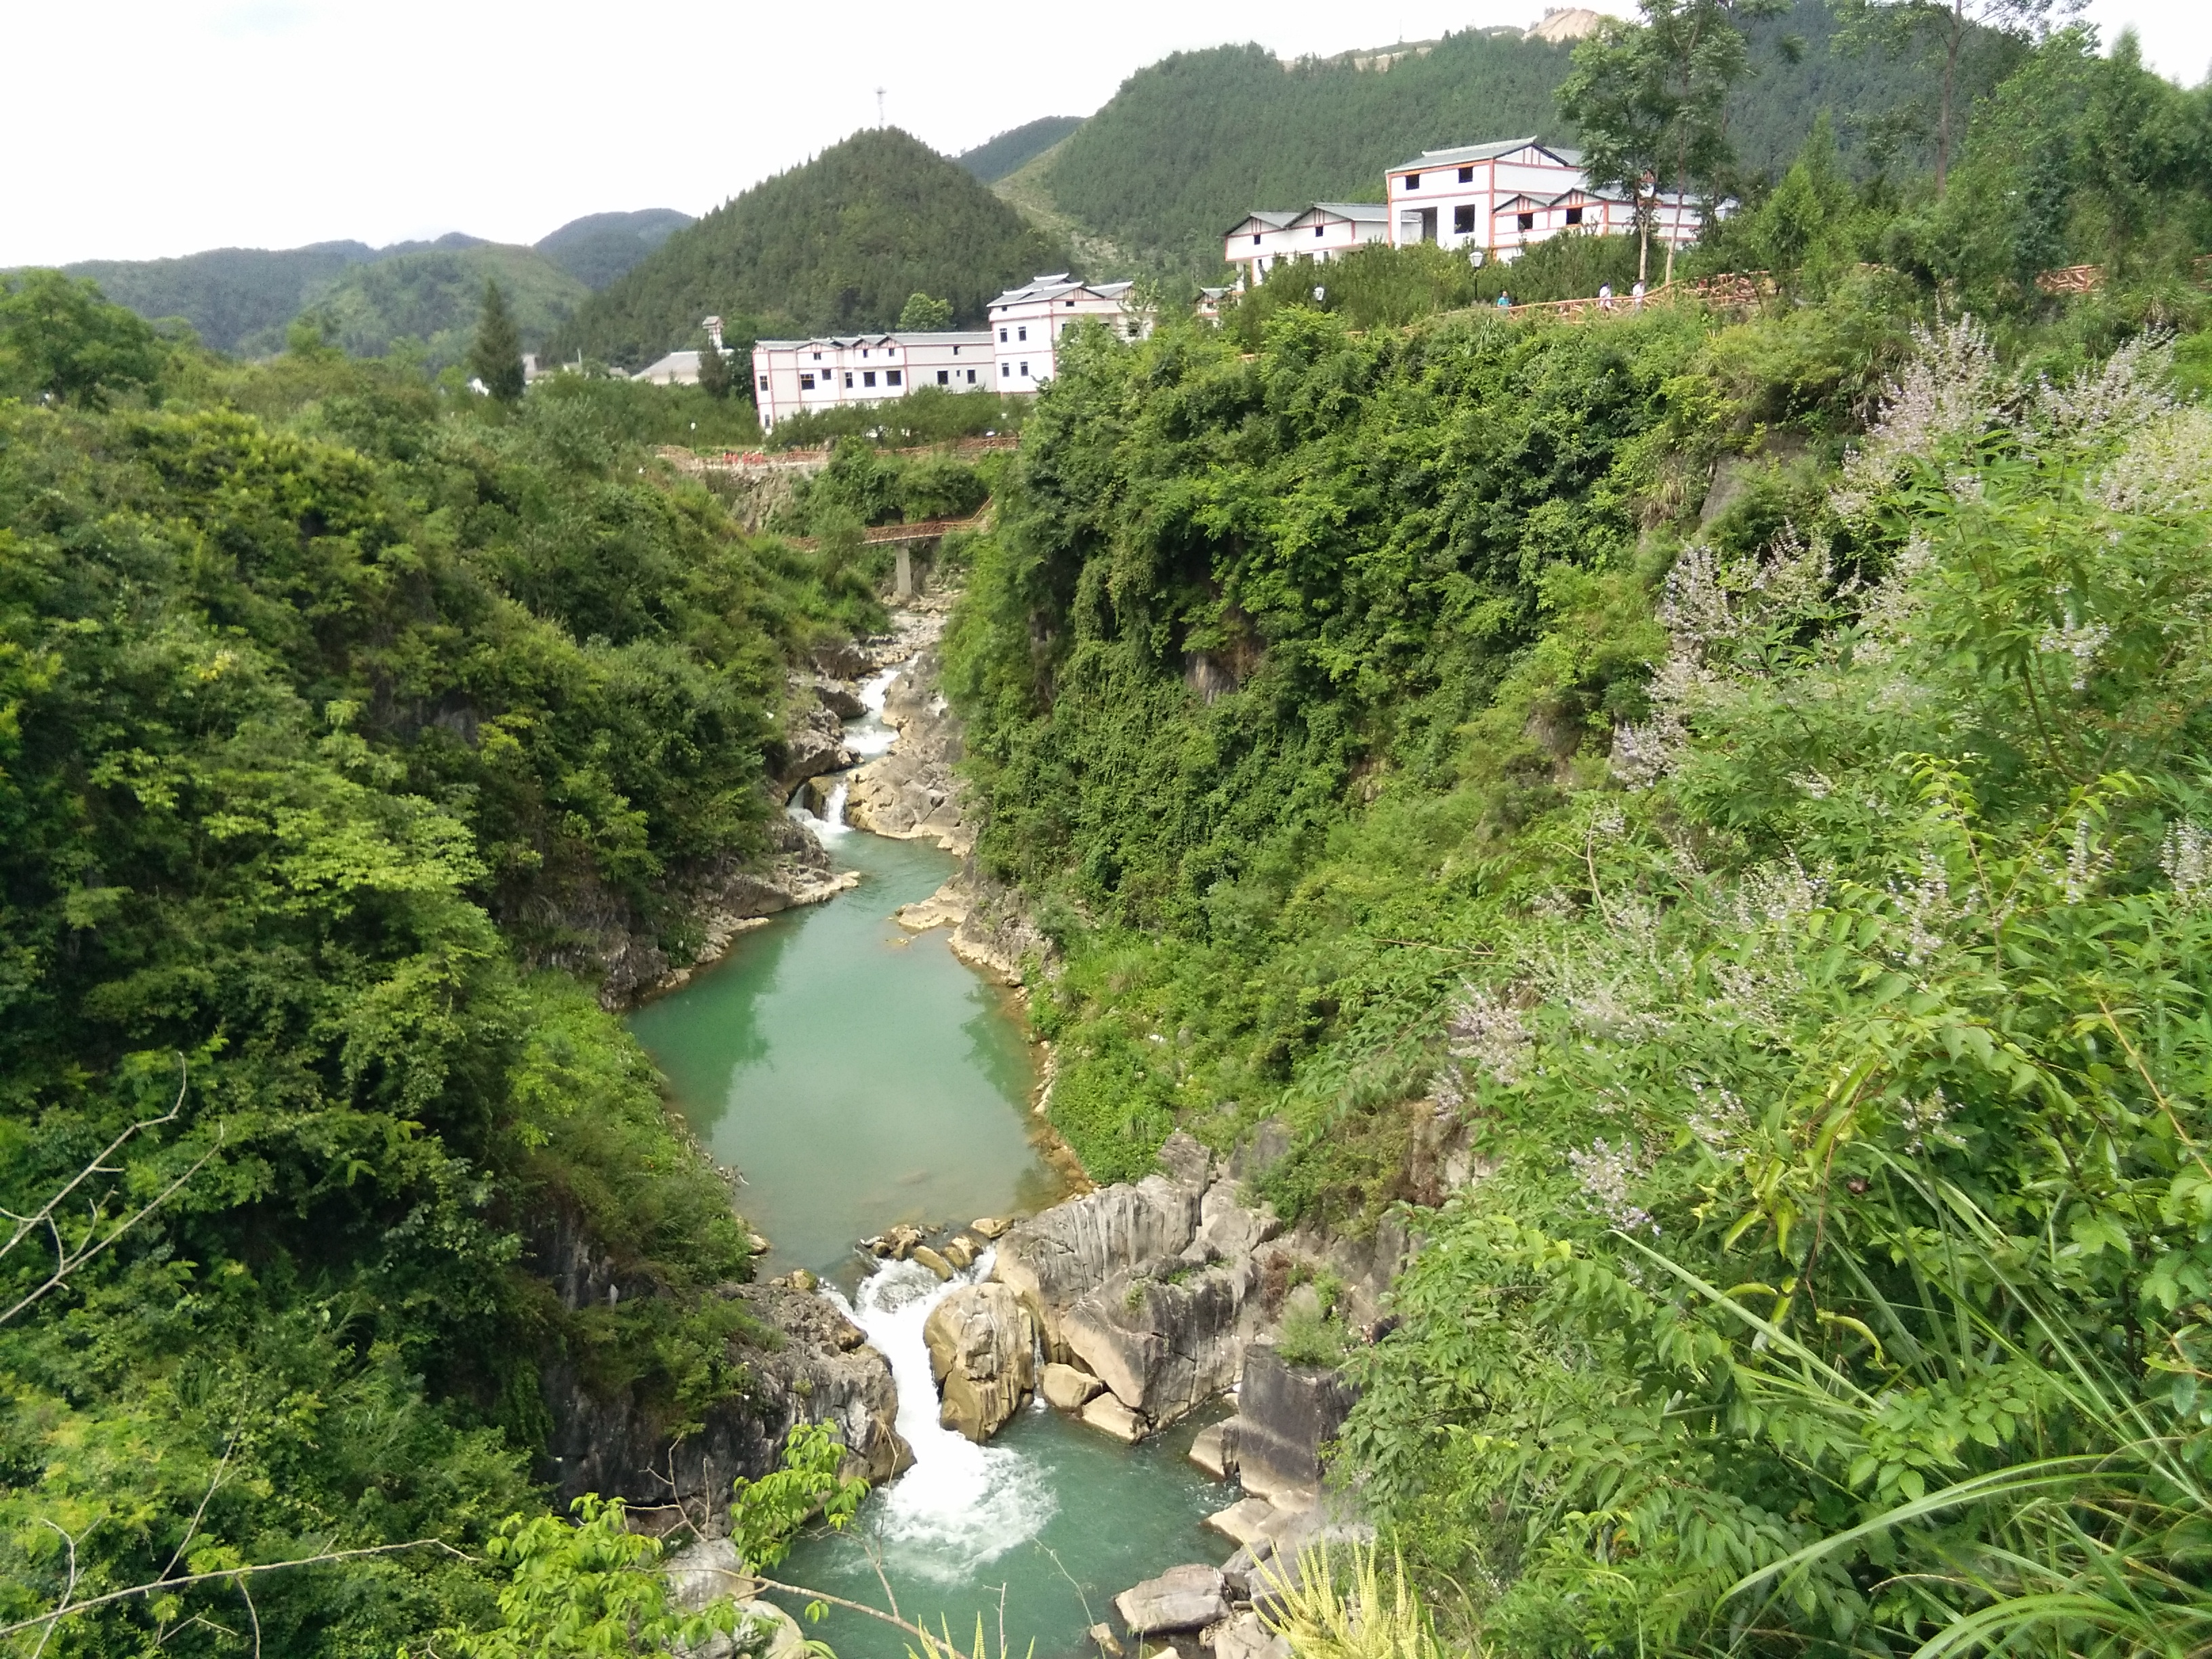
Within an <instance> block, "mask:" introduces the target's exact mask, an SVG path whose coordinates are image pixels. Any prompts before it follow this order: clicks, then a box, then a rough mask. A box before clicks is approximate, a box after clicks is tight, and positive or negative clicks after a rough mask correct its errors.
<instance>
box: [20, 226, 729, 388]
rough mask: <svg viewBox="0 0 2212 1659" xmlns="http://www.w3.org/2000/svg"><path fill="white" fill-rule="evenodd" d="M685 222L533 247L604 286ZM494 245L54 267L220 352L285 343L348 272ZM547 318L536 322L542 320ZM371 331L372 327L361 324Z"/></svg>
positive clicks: (427, 332) (332, 248) (250, 251)
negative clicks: (185, 329)
mask: <svg viewBox="0 0 2212 1659" xmlns="http://www.w3.org/2000/svg"><path fill="white" fill-rule="evenodd" d="M690 222H691V220H690V215H688V214H684V213H679V212H678V211H677V210H675V209H673V208H646V209H643V210H640V211H637V212H635V213H593V214H586V216H584V217H582V218H580V219H574V220H571V221H569V222H568V223H567V224H565V225H562V227H561V228H559V229H557V230H555V231H552V232H550V234H547V235H545V236H544V237H542V238H540V239H539V240H538V241H537V242H536V243H534V244H532V251H533V252H537V253H538V254H540V255H542V256H544V260H545V261H546V262H548V263H550V264H551V265H552V266H554V267H556V269H558V270H562V271H564V272H566V273H567V274H568V276H573V277H574V278H575V279H576V281H577V282H579V283H581V284H582V285H583V286H584V287H585V288H586V289H594V288H604V287H605V286H606V284H607V283H611V282H612V281H614V279H615V278H616V277H617V276H621V275H622V273H623V271H625V270H629V268H630V267H631V266H632V265H634V264H636V263H637V262H638V261H639V260H640V259H641V258H644V257H645V256H646V255H647V253H649V252H652V251H653V248H655V247H657V246H659V245H660V243H661V242H662V241H663V240H665V239H666V238H667V236H668V234H670V232H671V231H673V230H675V229H677V228H678V227H680V226H683V225H686V224H689V223H690ZM491 246H495V245H494V244H492V243H490V242H488V241H486V240H484V239H483V237H481V236H471V235H469V234H467V233H466V232H464V231H449V232H448V233H447V234H445V235H443V236H441V237H438V238H436V239H435V240H429V241H421V240H417V241H405V242H392V243H388V244H386V246H382V247H372V246H370V245H369V244H368V243H367V242H361V241H353V240H343V241H333V242H314V243H310V244H309V245H308V246H305V247H294V248H252V247H221V248H209V249H207V250H205V251H204V252H198V253H186V254H181V255H179V256H178V257H176V258H167V259H81V260H78V261H77V262H76V263H75V264H67V265H64V266H63V267H61V269H62V270H64V272H66V273H67V274H68V275H70V276H83V277H89V278H90V279H91V280H92V281H94V282H95V283H99V284H100V292H101V293H102V294H104V295H106V297H107V298H108V299H109V300H111V301H113V302H114V303H115V304H117V305H119V306H123V307H126V308H127V309H129V310H131V311H135V312H137V313H138V314H139V315H140V316H141V317H143V318H145V319H147V320H148V321H149V322H161V321H166V320H167V319H171V318H181V319H183V320H184V321H185V323H187V324H189V325H191V330H192V331H193V332H194V333H195V334H197V335H198V336H199V337H200V338H201V340H202V341H203V342H204V343H206V344H208V345H210V346H212V347H214V348H215V349H216V350H218V351H249V352H267V351H273V350H276V349H278V348H279V347H281V346H282V345H283V340H284V328H285V325H287V324H289V322H291V321H292V319H294V318H295V317H297V316H299V315H300V314H301V312H303V311H306V310H308V309H310V308H311V307H314V306H316V305H318V304H319V303H321V302H323V301H325V299H326V298H327V297H329V296H331V295H335V294H337V293H338V292H339V291H340V290H342V289H344V288H345V287H346V277H347V274H348V273H349V272H351V271H355V270H358V269H360V268H361V267H362V266H367V265H374V264H381V263H383V262H385V261H387V260H392V259H404V258H410V257H411V256H414V255H417V254H425V253H456V252H465V251H466V250H469V249H473V248H488V247H491ZM516 276H517V278H518V280H519V281H520V282H522V283H525V284H526V286H527V287H529V288H530V289H532V290H533V291H538V292H545V293H550V290H551V289H552V288H553V287H554V286H556V285H555V284H553V283H551V282H550V279H549V278H548V277H547V276H545V274H544V273H543V272H539V271H536V270H521V269H520V268H518V270H517V271H516ZM405 282H413V283H416V285H418V286H419V283H420V278H419V277H414V278H408V279H404V281H403V285H404V283H405ZM479 297H480V296H479ZM339 303H340V305H341V306H342V307H343V308H345V309H346V310H347V311H348V312H349V313H355V312H358V311H359V310H360V303H359V302H358V301H345V300H341V301H339ZM475 304H476V300H475V299H471V301H470V302H469V309H468V313H467V314H468V317H469V319H473V318H474V316H475V311H474V308H473V307H474V306H475ZM573 308H574V296H573V295H569V296H566V297H564V299H563V301H562V313H561V314H562V315H563V316H565V315H566V314H567V312H568V310H570V309H573ZM458 315H459V313H455V312H453V310H452V308H451V307H448V308H447V311H446V312H445V313H441V315H440V316H439V317H437V318H436V319H430V318H428V317H423V318H418V319H417V320H418V321H420V322H424V323H428V324H430V326H428V327H421V328H408V327H401V328H397V329H393V330H390V331H386V334H387V337H388V336H389V335H390V334H392V333H410V332H412V333H416V334H418V335H420V336H421V337H423V338H425V339H427V338H428V337H430V336H431V335H433V334H435V333H438V332H441V331H447V330H450V329H452V328H454V327H457V326H464V324H463V323H461V322H460V321H459V320H457V319H458ZM551 320H552V319H547V320H545V321H544V322H543V323H542V324H541V325H540V326H541V328H542V327H550V325H551ZM367 332H369V333H374V328H373V327H372V328H369V329H368V330H367Z"/></svg>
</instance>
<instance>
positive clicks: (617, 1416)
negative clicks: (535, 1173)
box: [532, 1226, 914, 1530]
mask: <svg viewBox="0 0 2212 1659" xmlns="http://www.w3.org/2000/svg"><path fill="white" fill-rule="evenodd" d="M532 1255H533V1256H534V1257H535V1258H536V1259H535V1261H533V1263H532V1265H533V1266H534V1267H537V1268H538V1271H540V1272H542V1273H544V1274H545V1276H546V1277H548V1278H549V1279H551V1280H552V1282H553V1284H554V1285H555V1288H556V1292H557V1293H558V1294H559V1295H560V1296H561V1298H562V1302H563V1303H564V1304H566V1305H568V1307H570V1308H571V1309H572V1310H573V1309H575V1308H580V1307H582V1306H586V1305H589V1304H592V1303H598V1304H605V1301H606V1299H607V1297H606V1290H607V1288H608V1287H610V1286H611V1287H612V1288H613V1289H614V1291H615V1293H616V1295H617V1297H618V1298H621V1299H629V1298H631V1297H636V1296H641V1295H647V1294H651V1293H652V1287H651V1286H650V1285H645V1284H641V1283H635V1282H633V1281H632V1280H631V1279H627V1278H625V1277H623V1276H622V1275H620V1274H618V1273H616V1272H615V1271H614V1270H613V1269H612V1267H611V1266H610V1265H609V1264H608V1263H607V1262H606V1261H605V1259H604V1258H603V1257H602V1256H601V1255H599V1253H598V1252H596V1251H595V1250H593V1249H592V1247H591V1245H590V1243H589V1240H588V1238H587V1237H586V1236H585V1235H584V1234H583V1233H582V1231H581V1230H580V1229H578V1228H575V1227H573V1226H570V1227H566V1228H557V1227H556V1228H549V1229H547V1230H546V1231H543V1232H541V1233H540V1234H539V1235H538V1237H537V1238H536V1239H534V1240H533V1249H532ZM714 1294H716V1295H719V1296H722V1297H727V1298H728V1299H730V1300H732V1301H735V1302H738V1303H739V1304H743V1306H744V1311H745V1312H746V1313H747V1314H748V1315H749V1316H750V1318H751V1320H752V1321H753V1322H756V1323H757V1324H759V1325H765V1326H768V1327H769V1328H772V1329H774V1330H775V1331H776V1332H777V1333H779V1334H780V1336H781V1341H779V1342H778V1343H776V1344H775V1345H773V1346H760V1347H754V1346H739V1345H738V1343H737V1342H736V1341H735V1340H733V1341H732V1352H731V1358H732V1359H733V1360H735V1361H737V1362H738V1363H739V1364H743V1365H744V1367H745V1369H746V1370H748V1371H749V1372H750V1374H751V1377H752V1383H751V1386H750V1389H748V1390H747V1391H745V1392H744V1393H734V1392H733V1393H732V1394H731V1395H728V1396H726V1398H724V1399H722V1400H720V1401H715V1402H714V1404H712V1405H710V1406H708V1407H707V1408H706V1409H705V1411H704V1412H703V1413H702V1417H701V1420H700V1424H699V1426H698V1427H697V1428H696V1431H692V1432H690V1433H687V1434H684V1435H682V1436H680V1437H678V1436H671V1434H670V1433H669V1432H668V1425H667V1424H666V1422H665V1412H664V1411H663V1409H662V1408H661V1407H660V1405H659V1402H658V1401H654V1400H653V1399H651V1398H649V1397H647V1396H645V1395H641V1394H640V1393H639V1392H638V1390H637V1389H635V1388H634V1387H631V1388H623V1389H617V1390H615V1391H613V1392H611V1393H610V1392H607V1391H605V1390H603V1389H597V1388H594V1387H593V1386H592V1385H591V1384H590V1383H587V1382H586V1379H585V1376H583V1374H582V1373H581V1372H580V1370H578V1369H577V1368H576V1367H575V1366H574V1363H573V1362H571V1361H569V1360H568V1359H566V1358H557V1359H555V1360H553V1361H552V1362H550V1363H549V1364H547V1365H546V1366H545V1367H544V1371H543V1373H542V1386H543V1389H544V1399H545V1403H546V1406H547V1408H548V1411H549V1413H550V1417H551V1419H552V1429H551V1431H550V1434H549V1435H548V1436H547V1438H546V1454H547V1461H548V1465H549V1467H548V1468H547V1469H546V1470H545V1474H547V1476H548V1478H549V1479H550V1482H551V1484H552V1485H553V1486H554V1487H555V1489H556V1492H558V1493H559V1495H560V1497H561V1499H562V1501H563V1502H564V1503H565V1502H566V1501H568V1499H571V1498H575V1497H578V1496H580V1494H582V1493H584V1492H600V1493H603V1494H605V1496H607V1497H610V1498H613V1497H621V1498H627V1499H629V1502H630V1504H632V1505H633V1506H634V1507H635V1508H638V1509H640V1510H650V1509H653V1508H654V1507H657V1506H670V1505H675V1506H680V1507H681V1509H682V1510H683V1511H684V1514H685V1515H686V1516H688V1517H690V1519H691V1520H692V1521H693V1522H694V1523H695V1524H704V1525H705V1526H706V1527H707V1528H708V1529H710V1530H711V1529H713V1528H715V1527H717V1526H719V1525H720V1522H721V1517H722V1516H724V1515H725V1514H726V1512H727V1510H728V1506H729V1501H730V1486H731V1482H732V1480H735V1479H736V1478H737V1477H738V1476H739V1475H745V1476H747V1477H750V1478H752V1479H757V1478H759V1477H760V1476H762V1475H764V1474H768V1473H769V1472H770V1471H771V1470H773V1469H774V1468H775V1467H776V1462H777V1458H778V1455H779V1454H780V1450H781V1446H782V1443H783V1439H784V1437H785V1436H786V1435H787V1434H788V1433H789V1432H790V1431H791V1430H792V1429H793V1427H794V1426H795V1425H798V1424H799V1423H816V1422H827V1423H830V1424H832V1425H835V1427H836V1430H837V1432H838V1434H839V1435H840V1437H842V1439H843V1441H844V1443H845V1445H846V1448H847V1452H846V1456H845V1461H844V1466H843V1472H844V1473H845V1474H849V1475H859V1476H860V1477H862V1478H864V1479H866V1480H869V1481H871V1482H880V1481H884V1480H889V1479H890V1477H891V1476H892V1475H893V1474H896V1473H897V1472H898V1471H899V1470H901V1469H903V1468H906V1467H907V1466H908V1465H909V1464H910V1463H912V1462H914V1452H913V1449H911V1448H910V1447H908V1444H907V1443H906V1441H905V1440H904V1438H903V1437H901V1436H900V1434H899V1432H898V1431H897V1428H896V1426H895V1425H896V1421H897V1416H898V1392H897V1389H896V1387H895V1386H894V1385H893V1383H892V1381H891V1368H890V1362H889V1361H888V1360H886V1359H885V1358H884V1357H883V1355H882V1354H880V1353H878V1352H876V1350H875V1349H873V1348H872V1347H870V1346H868V1344H867V1337H866V1333H864V1332H863V1331H862V1330H861V1329H860V1327H859V1326H857V1325H855V1324H854V1323H853V1322H851V1321H850V1320H848V1319H847V1318H846V1317H845V1316H843V1315H842V1314H841V1313H839V1312H838V1311H837V1310H836V1308H835V1307H834V1306H832V1305H831V1304H829V1303H828V1302H826V1301H824V1300H823V1298H822V1297H818V1296H815V1295H811V1294H809V1293H807V1292H805V1291H797V1290H793V1289H792V1288H791V1287H790V1286H789V1285H788V1284H787V1283H786V1284H781V1285H778V1284H773V1283H771V1284H765V1285H724V1286H722V1287H720V1289H719V1290H717V1291H715V1292H714Z"/></svg>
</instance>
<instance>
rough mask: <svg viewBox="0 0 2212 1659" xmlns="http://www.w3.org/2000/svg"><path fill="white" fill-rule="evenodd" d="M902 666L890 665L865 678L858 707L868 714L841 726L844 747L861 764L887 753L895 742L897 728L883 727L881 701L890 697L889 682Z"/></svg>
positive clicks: (897, 675) (895, 676)
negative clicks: (843, 730) (861, 761)
mask: <svg viewBox="0 0 2212 1659" xmlns="http://www.w3.org/2000/svg"><path fill="white" fill-rule="evenodd" d="M904 666H905V664H904V663H894V664H892V665H890V667H889V668H885V669H883V670H881V671H878V672H876V673H873V674H871V675H870V676H868V678H867V679H866V682H865V683H864V684H862V685H861V687H860V707H861V708H865V709H866V710H867V711H868V712H867V713H866V714H863V715H861V716H860V719H858V720H848V721H846V722H845V747H846V748H848V749H849V750H852V751H853V752H854V754H855V755H857V756H858V757H860V759H862V760H863V761H871V760H873V759H874V758H875V757H877V756H878V755H881V754H885V753H888V752H889V751H890V746H891V745H892V744H895V743H896V742H897V741H898V728H897V727H896V726H886V725H884V698H885V697H886V696H890V689H891V682H892V681H893V680H895V679H896V678H898V677H899V670H900V669H902V668H903V667H904Z"/></svg>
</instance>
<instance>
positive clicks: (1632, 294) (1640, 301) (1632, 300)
mask: <svg viewBox="0 0 2212 1659" xmlns="http://www.w3.org/2000/svg"><path fill="white" fill-rule="evenodd" d="M1628 308H1629V309H1630V310H1632V311H1641V310H1643V309H1644V279H1643V278H1642V277H1641V276H1639V277H1638V278H1637V279H1636V286H1635V287H1634V288H1632V289H1629V290H1628Z"/></svg>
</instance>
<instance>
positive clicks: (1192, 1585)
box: [1114, 1564, 1229, 1636]
mask: <svg viewBox="0 0 2212 1659" xmlns="http://www.w3.org/2000/svg"><path fill="white" fill-rule="evenodd" d="M1226 1588H1227V1587H1226V1585H1225V1583H1224V1582H1223V1579H1222V1577H1221V1570H1220V1569H1219V1568H1218V1567H1209V1566H1205V1565H1196V1564H1194V1565H1190V1566H1183V1567H1170V1568H1169V1569H1168V1570H1167V1571H1165V1572H1164V1573H1162V1574H1161V1575H1160V1576H1159V1577H1157V1578H1148V1579H1146V1581H1145V1582H1144V1583H1141V1584H1135V1585H1133V1586H1131V1587H1130V1588H1129V1589H1125V1590H1123V1591H1122V1592H1121V1594H1120V1595H1117V1596H1115V1598H1114V1610H1115V1612H1116V1613H1120V1614H1121V1622H1122V1623H1123V1624H1125V1625H1127V1626H1128V1627H1129V1630H1130V1632H1131V1633H1132V1634H1133V1635H1137V1636H1150V1635H1155V1634H1158V1633H1161V1632H1171V1631H1185V1630H1202V1629H1204V1628H1205V1627H1206V1626H1208V1625H1212V1624H1216V1623H1218V1622H1219V1621H1220V1620H1224V1619H1225V1618H1227V1617H1228V1616H1229V1600H1228V1596H1227V1595H1226V1594H1225V1591H1226Z"/></svg>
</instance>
